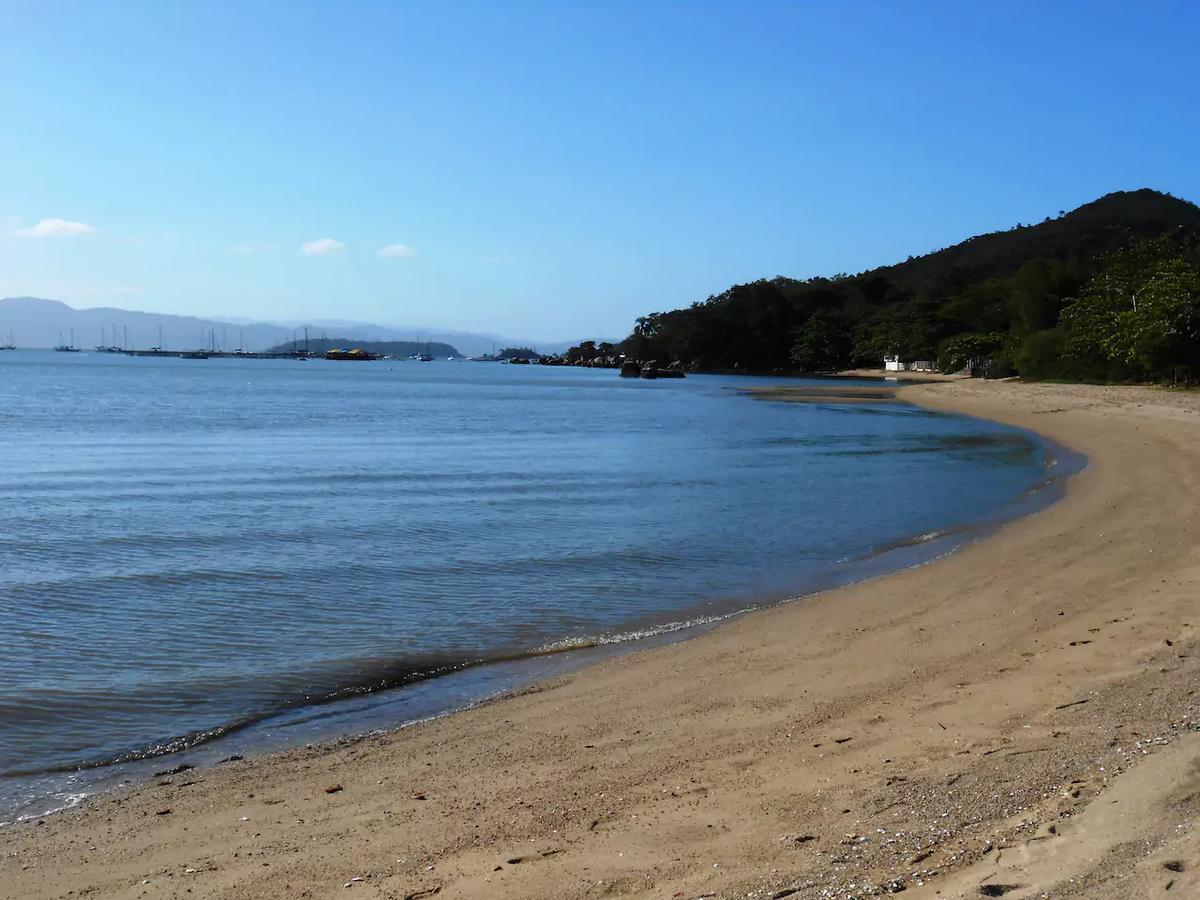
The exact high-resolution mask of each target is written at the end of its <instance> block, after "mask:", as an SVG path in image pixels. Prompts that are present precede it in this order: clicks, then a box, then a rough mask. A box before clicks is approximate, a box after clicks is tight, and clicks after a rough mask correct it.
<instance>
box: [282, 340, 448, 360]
mask: <svg viewBox="0 0 1200 900" xmlns="http://www.w3.org/2000/svg"><path fill="white" fill-rule="evenodd" d="M354 348H358V349H360V350H366V351H367V352H368V353H374V354H376V355H377V356H398V357H407V356H412V355H413V354H414V353H429V354H431V355H433V356H436V357H439V358H443V357H446V356H461V355H462V354H460V353H459V352H458V350H456V349H455V348H454V347H452V346H451V345H450V344H443V343H440V342H438V341H432V342H429V341H360V340H356V339H355V338H346V337H332V338H325V337H320V338H311V339H310V340H308V341H307V342H306V341H304V340H298V341H288V342H287V343H285V344H279V345H277V346H275V347H271V348H270V349H269V350H267V351H265V352H267V353H294V352H296V351H297V350H311V351H313V352H314V353H324V352H325V351H326V350H333V349H343V350H351V349H354Z"/></svg>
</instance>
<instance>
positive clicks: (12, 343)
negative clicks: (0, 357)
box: [0, 331, 17, 350]
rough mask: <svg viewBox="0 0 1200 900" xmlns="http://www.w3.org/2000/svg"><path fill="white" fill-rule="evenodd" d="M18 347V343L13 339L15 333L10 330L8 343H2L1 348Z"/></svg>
mask: <svg viewBox="0 0 1200 900" xmlns="http://www.w3.org/2000/svg"><path fill="white" fill-rule="evenodd" d="M16 349H17V345H16V342H15V341H13V333H12V332H11V331H10V332H9V333H8V343H7V344H0V350H16Z"/></svg>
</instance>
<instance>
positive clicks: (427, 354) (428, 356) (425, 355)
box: [417, 344, 433, 362]
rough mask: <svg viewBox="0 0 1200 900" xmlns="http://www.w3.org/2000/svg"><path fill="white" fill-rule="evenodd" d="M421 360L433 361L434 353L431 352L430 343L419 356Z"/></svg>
mask: <svg viewBox="0 0 1200 900" xmlns="http://www.w3.org/2000/svg"><path fill="white" fill-rule="evenodd" d="M417 359H419V360H420V361H421V362H433V354H432V353H430V352H429V345H428V344H426V345H425V352H424V353H422V354H421V355H420V356H418V357H417Z"/></svg>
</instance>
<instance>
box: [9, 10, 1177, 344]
mask: <svg viewBox="0 0 1200 900" xmlns="http://www.w3.org/2000/svg"><path fill="white" fill-rule="evenodd" d="M1198 37H1200V4H1196V3H1194V2H1186V3H1185V2H1180V3H1154V2H1127V3H1105V2H1100V0H1096V2H1087V3H1068V2H1025V0H1005V2H984V0H971V2H951V0H944V2H928V3H923V2H916V0H914V2H903V3H898V2H879V3H870V2H854V0H845V2H834V0H830V2H825V3H815V2H814V3H806V2H796V3H772V2H759V3H755V2H746V3H736V4H733V3H724V2H722V3H705V2H687V3H682V2H681V3H668V2H652V0H637V2H615V0H614V2H596V3H584V2H552V3H526V2H520V0H508V2H503V3H497V2H487V3H469V2H445V3H440V2H438V3H435V2H432V0H430V2H426V3H401V2H379V3H369V2H337V3H334V2H329V3H311V2H303V0H299V2H297V0H289V2H286V3H284V2H278V3H271V2H267V0H262V2H254V3H244V2H234V3H225V2H214V0H207V2H204V3H188V2H183V0H178V2H174V0H173V2H169V3H162V2H150V0H147V2H138V3H130V2H121V0H109V2H106V3H94V2H93V3H73V2H56V0H29V2H11V0H0V296H16V295H32V296H42V297H50V298H54V299H59V300H63V301H65V302H67V303H70V304H72V305H74V306H78V307H87V306H118V307H124V308H130V309H143V310H149V311H154V312H167V313H180V314H196V315H214V316H234V317H241V318H246V319H258V320H280V321H294V320H304V319H309V320H315V319H342V320H346V319H349V320H360V321H371V322H378V323H381V324H392V325H416V326H424V327H430V328H433V327H438V328H453V329H461V330H472V331H494V332H499V333H501V334H507V335H513V336H521V337H528V338H533V339H539V340H546V341H549V340H572V339H579V338H584V337H610V338H612V337H622V336H624V335H625V334H627V333H628V332H629V330H630V327H631V326H632V324H633V320H634V319H635V318H636V317H637V316H639V315H643V314H645V313H648V312H653V311H660V310H666V309H672V308H676V307H679V306H685V305H687V304H690V303H692V302H694V301H696V300H702V299H704V298H705V297H707V296H709V295H712V294H715V293H719V292H720V291H722V290H724V289H725V288H726V287H728V286H729V285H731V284H734V283H738V282H744V281H749V280H753V279H756V278H764V277H767V278H769V277H773V276H775V275H789V276H793V277H809V276H813V275H832V274H836V273H839V272H856V271H861V270H863V269H867V268H871V267H874V266H876V265H883V264H887V263H891V262H895V261H898V260H901V259H904V258H905V257H907V256H909V255H910V254H920V253H925V252H928V251H930V250H934V249H937V248H939V247H942V246H946V245H949V244H952V243H955V242H957V241H959V240H962V239H963V238H966V237H968V236H970V235H973V234H977V233H980V232H985V231H992V230H997V229H1004V228H1008V227H1010V226H1012V225H1014V224H1016V223H1018V222H1025V223H1028V222H1036V221H1040V220H1041V219H1043V218H1045V217H1046V216H1047V215H1051V216H1052V215H1057V213H1058V211H1059V210H1061V209H1067V210H1069V209H1071V208H1073V207H1075V206H1078V205H1079V204H1081V203H1084V202H1087V201H1089V200H1092V199H1095V198H1096V197H1098V196H1101V195H1103V194H1105V193H1108V192H1110V191H1114V190H1127V189H1136V188H1139V187H1152V188H1156V189H1159V190H1164V191H1169V192H1170V193H1173V194H1175V195H1176V196H1181V197H1184V198H1185V199H1189V200H1193V201H1195V200H1200V166H1197V164H1196V152H1197V148H1198V147H1200V116H1198V115H1197V113H1198V112H1200V110H1198V109H1197V106H1198V102H1197V94H1196V86H1197V85H1200V54H1197V53H1196V52H1195V46H1196V42H1197V38H1198Z"/></svg>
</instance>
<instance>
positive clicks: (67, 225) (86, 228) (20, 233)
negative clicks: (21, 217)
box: [13, 219, 96, 238]
mask: <svg viewBox="0 0 1200 900" xmlns="http://www.w3.org/2000/svg"><path fill="white" fill-rule="evenodd" d="M95 233H96V229H95V228H93V227H92V226H91V225H88V224H87V223H86V222H71V221H68V220H67V219H42V221H40V222H38V223H37V224H36V225H34V226H33V227H32V228H18V229H17V230H16V231H14V232H13V234H15V235H16V236H17V237H28V238H44V237H79V236H80V235H84V234H95Z"/></svg>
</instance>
